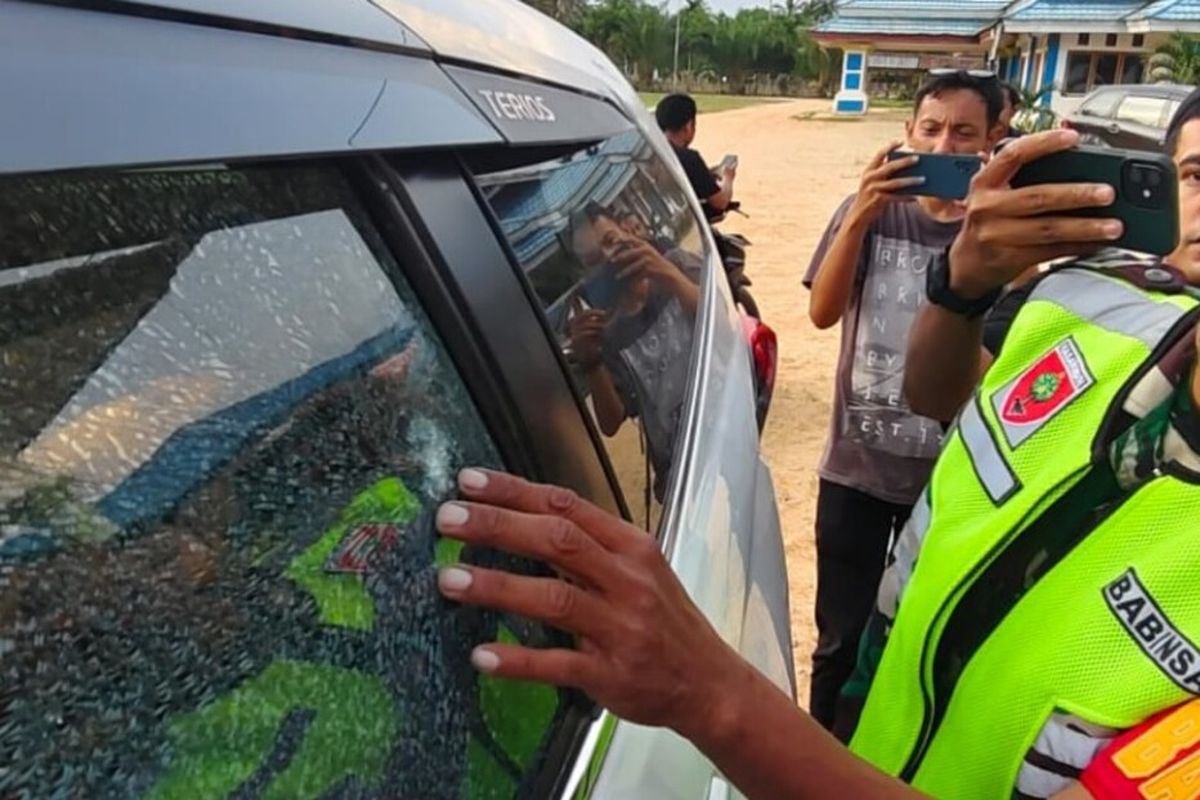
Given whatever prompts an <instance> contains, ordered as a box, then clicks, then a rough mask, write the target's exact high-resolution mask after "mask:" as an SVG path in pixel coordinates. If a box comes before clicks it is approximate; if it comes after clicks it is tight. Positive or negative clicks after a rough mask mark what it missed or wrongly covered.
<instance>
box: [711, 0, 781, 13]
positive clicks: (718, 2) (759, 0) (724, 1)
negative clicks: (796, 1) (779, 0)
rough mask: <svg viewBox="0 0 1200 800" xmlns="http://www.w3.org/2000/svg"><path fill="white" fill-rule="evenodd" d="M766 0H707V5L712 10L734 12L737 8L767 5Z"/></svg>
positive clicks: (768, 3)
mask: <svg viewBox="0 0 1200 800" xmlns="http://www.w3.org/2000/svg"><path fill="white" fill-rule="evenodd" d="M769 5H771V4H770V2H768V0H708V7H709V8H711V9H713V10H714V11H727V12H734V11H737V10H738V9H739V8H754V7H755V6H769Z"/></svg>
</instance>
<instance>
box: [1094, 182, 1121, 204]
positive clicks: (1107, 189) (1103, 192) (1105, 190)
mask: <svg viewBox="0 0 1200 800" xmlns="http://www.w3.org/2000/svg"><path fill="white" fill-rule="evenodd" d="M1116 197H1117V193H1116V192H1114V191H1113V188H1112V187H1111V186H1101V187H1100V188H1099V189H1097V190H1096V200H1097V201H1099V202H1101V203H1111V202H1112V201H1113V200H1115V199H1116Z"/></svg>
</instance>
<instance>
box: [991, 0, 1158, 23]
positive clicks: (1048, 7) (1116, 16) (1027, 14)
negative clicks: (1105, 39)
mask: <svg viewBox="0 0 1200 800" xmlns="http://www.w3.org/2000/svg"><path fill="white" fill-rule="evenodd" d="M1143 5H1145V0H1083V2H1079V0H1034V2H1032V3H1029V4H1028V5H1023V6H1021V7H1019V8H1017V9H1016V10H1015V11H1013V12H1012V13H1010V14H1009V15H1008V16H1007V17H1006V19H1010V20H1013V21H1014V22H1041V21H1048V22H1049V21H1054V22H1060V21H1067V20H1072V21H1085V22H1118V21H1120V20H1121V18H1123V17H1125V16H1127V15H1129V14H1131V13H1133V12H1134V11H1137V10H1138V9H1139V8H1141V7H1142V6H1143Z"/></svg>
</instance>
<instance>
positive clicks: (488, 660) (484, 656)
mask: <svg viewBox="0 0 1200 800" xmlns="http://www.w3.org/2000/svg"><path fill="white" fill-rule="evenodd" d="M471 666H473V667H475V669H477V670H479V671H480V672H495V671H496V668H497V667H499V666H500V656H498V655H496V654H495V653H493V652H492V651H491V650H488V649H487V648H486V647H476V648H475V649H474V650H472V651H471Z"/></svg>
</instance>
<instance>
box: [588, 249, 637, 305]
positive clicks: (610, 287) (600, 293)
mask: <svg viewBox="0 0 1200 800" xmlns="http://www.w3.org/2000/svg"><path fill="white" fill-rule="evenodd" d="M633 246H634V244H633V242H621V243H620V244H618V245H617V247H616V250H615V253H614V255H620V254H621V253H624V252H626V251H627V250H629V248H631V247H633ZM628 284H629V279H628V278H620V277H618V276H617V267H616V266H614V265H613V264H611V263H609V262H608V261H604V262H602V263H600V264H597V265H596V266H594V267H592V269H591V271H590V272H589V274H588V276H587V277H586V278H585V279H584V281H583V284H582V285H581V286H580V290H579V293H580V295H582V297H583V299H584V300H585V301H587V304H588V305H589V306H591V307H592V308H595V309H598V310H600V311H612V310H613V309H615V308H616V307H617V304H618V303H619V302H620V301H621V298H622V297H623V296H624V295H625V293H626V292H627V291H628Z"/></svg>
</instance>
